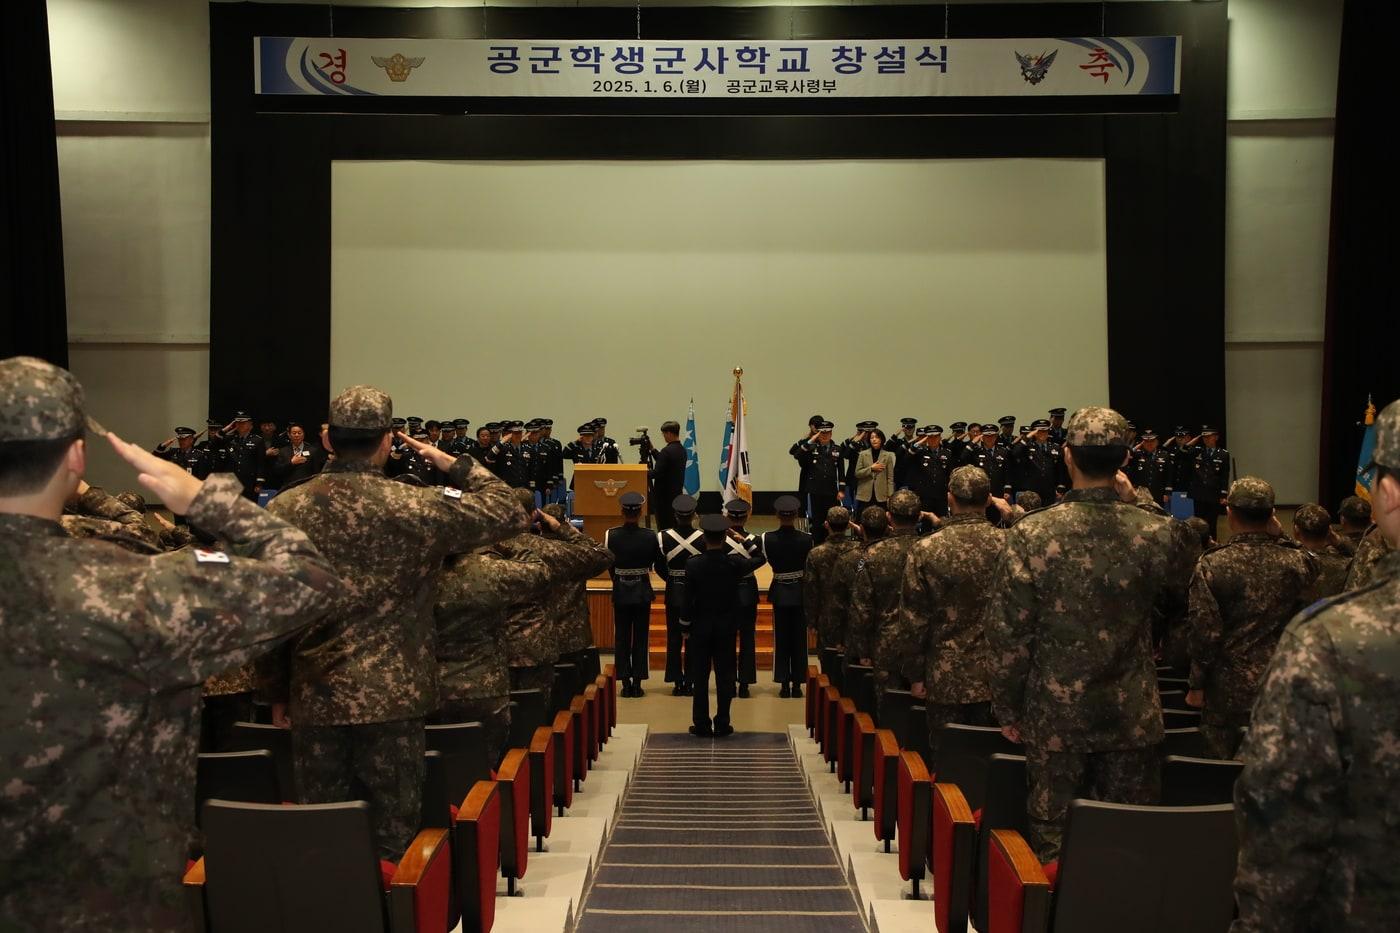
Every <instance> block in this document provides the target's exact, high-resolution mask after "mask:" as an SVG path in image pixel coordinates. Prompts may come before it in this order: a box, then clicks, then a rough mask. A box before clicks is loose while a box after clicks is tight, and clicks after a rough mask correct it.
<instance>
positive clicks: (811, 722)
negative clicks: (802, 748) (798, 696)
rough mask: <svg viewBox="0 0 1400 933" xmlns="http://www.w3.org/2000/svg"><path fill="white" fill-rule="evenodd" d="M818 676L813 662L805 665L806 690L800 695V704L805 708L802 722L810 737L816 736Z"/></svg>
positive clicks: (818, 670) (818, 673) (819, 671)
mask: <svg viewBox="0 0 1400 933" xmlns="http://www.w3.org/2000/svg"><path fill="white" fill-rule="evenodd" d="M820 677H821V670H820V669H819V668H818V667H817V666H816V665H814V664H813V665H808V667H807V692H806V693H805V694H803V697H802V699H803V704H802V705H803V706H804V707H805V708H806V718H805V720H804V723H805V725H806V726H807V734H808V735H809V736H811V737H812V738H816V737H817V716H816V708H817V706H816V704H817V695H816V694H817V690H818V689H819V688H818V687H817V680H818V678H820ZM821 686H823V687H825V686H826V684H825V683H824V684H822V685H821Z"/></svg>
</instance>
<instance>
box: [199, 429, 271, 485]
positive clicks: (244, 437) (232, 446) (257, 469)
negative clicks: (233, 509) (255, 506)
mask: <svg viewBox="0 0 1400 933" xmlns="http://www.w3.org/2000/svg"><path fill="white" fill-rule="evenodd" d="M233 424H234V429H235V430H234V433H233V434H231V435H228V436H220V437H218V438H211V439H210V446H211V447H213V446H214V445H215V443H216V442H217V444H218V449H220V450H221V451H222V452H223V462H222V463H221V464H220V465H219V466H218V467H217V468H216V472H222V473H232V474H233V475H234V476H236V477H238V481H239V482H240V483H242V484H243V498H245V499H251V500H253V501H254V502H256V501H257V499H258V487H260V486H261V485H262V482H263V474H264V471H265V470H266V462H265V461H266V460H267V444H266V442H264V441H263V439H262V435H260V434H257V433H255V432H253V431H251V430H250V431H249V432H248V433H247V434H242V433H241V432H240V431H239V430H238V429H239V427H240V426H241V425H245V424H246V425H247V426H248V427H249V428H251V427H252V425H253V419H252V418H250V417H249V416H248V413H247V412H242V411H239V412H234V415H233Z"/></svg>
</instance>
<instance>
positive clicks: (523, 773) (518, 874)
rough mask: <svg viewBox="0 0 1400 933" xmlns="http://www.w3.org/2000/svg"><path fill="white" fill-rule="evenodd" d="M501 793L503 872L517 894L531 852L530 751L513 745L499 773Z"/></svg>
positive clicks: (507, 889)
mask: <svg viewBox="0 0 1400 933" xmlns="http://www.w3.org/2000/svg"><path fill="white" fill-rule="evenodd" d="M496 784H497V785H498V787H497V789H498V791H499V792H500V795H501V874H502V875H504V876H505V879H506V893H507V894H512V895H513V894H515V882H516V880H517V879H519V878H524V877H525V868H526V865H527V863H528V860H529V859H528V856H529V852H530V753H529V751H528V750H526V749H523V748H512V749H511V750H510V751H508V752H506V757H505V758H504V759H502V760H501V767H500V770H498V771H497V772H496Z"/></svg>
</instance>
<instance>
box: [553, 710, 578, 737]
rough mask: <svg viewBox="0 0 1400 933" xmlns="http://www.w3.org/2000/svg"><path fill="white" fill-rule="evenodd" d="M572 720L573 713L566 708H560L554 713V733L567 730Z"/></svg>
mask: <svg viewBox="0 0 1400 933" xmlns="http://www.w3.org/2000/svg"><path fill="white" fill-rule="evenodd" d="M573 721H574V717H573V714H572V713H570V712H569V711H568V710H566V709H561V710H560V711H559V712H557V713H555V714H554V729H553V731H554V732H556V733H559V732H568V731H569V729H570V728H571V727H572V723H573Z"/></svg>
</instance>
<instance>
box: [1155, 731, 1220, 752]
mask: <svg viewBox="0 0 1400 933" xmlns="http://www.w3.org/2000/svg"><path fill="white" fill-rule="evenodd" d="M1161 751H1162V755H1163V756H1166V755H1177V756H1180V757H1182V758H1209V757H1210V749H1208V748H1206V740H1205V738H1204V737H1203V736H1202V735H1201V730H1200V729H1197V728H1194V727H1192V728H1190V729H1168V730H1166V733H1165V735H1164V736H1163V738H1162V746H1161Z"/></svg>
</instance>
